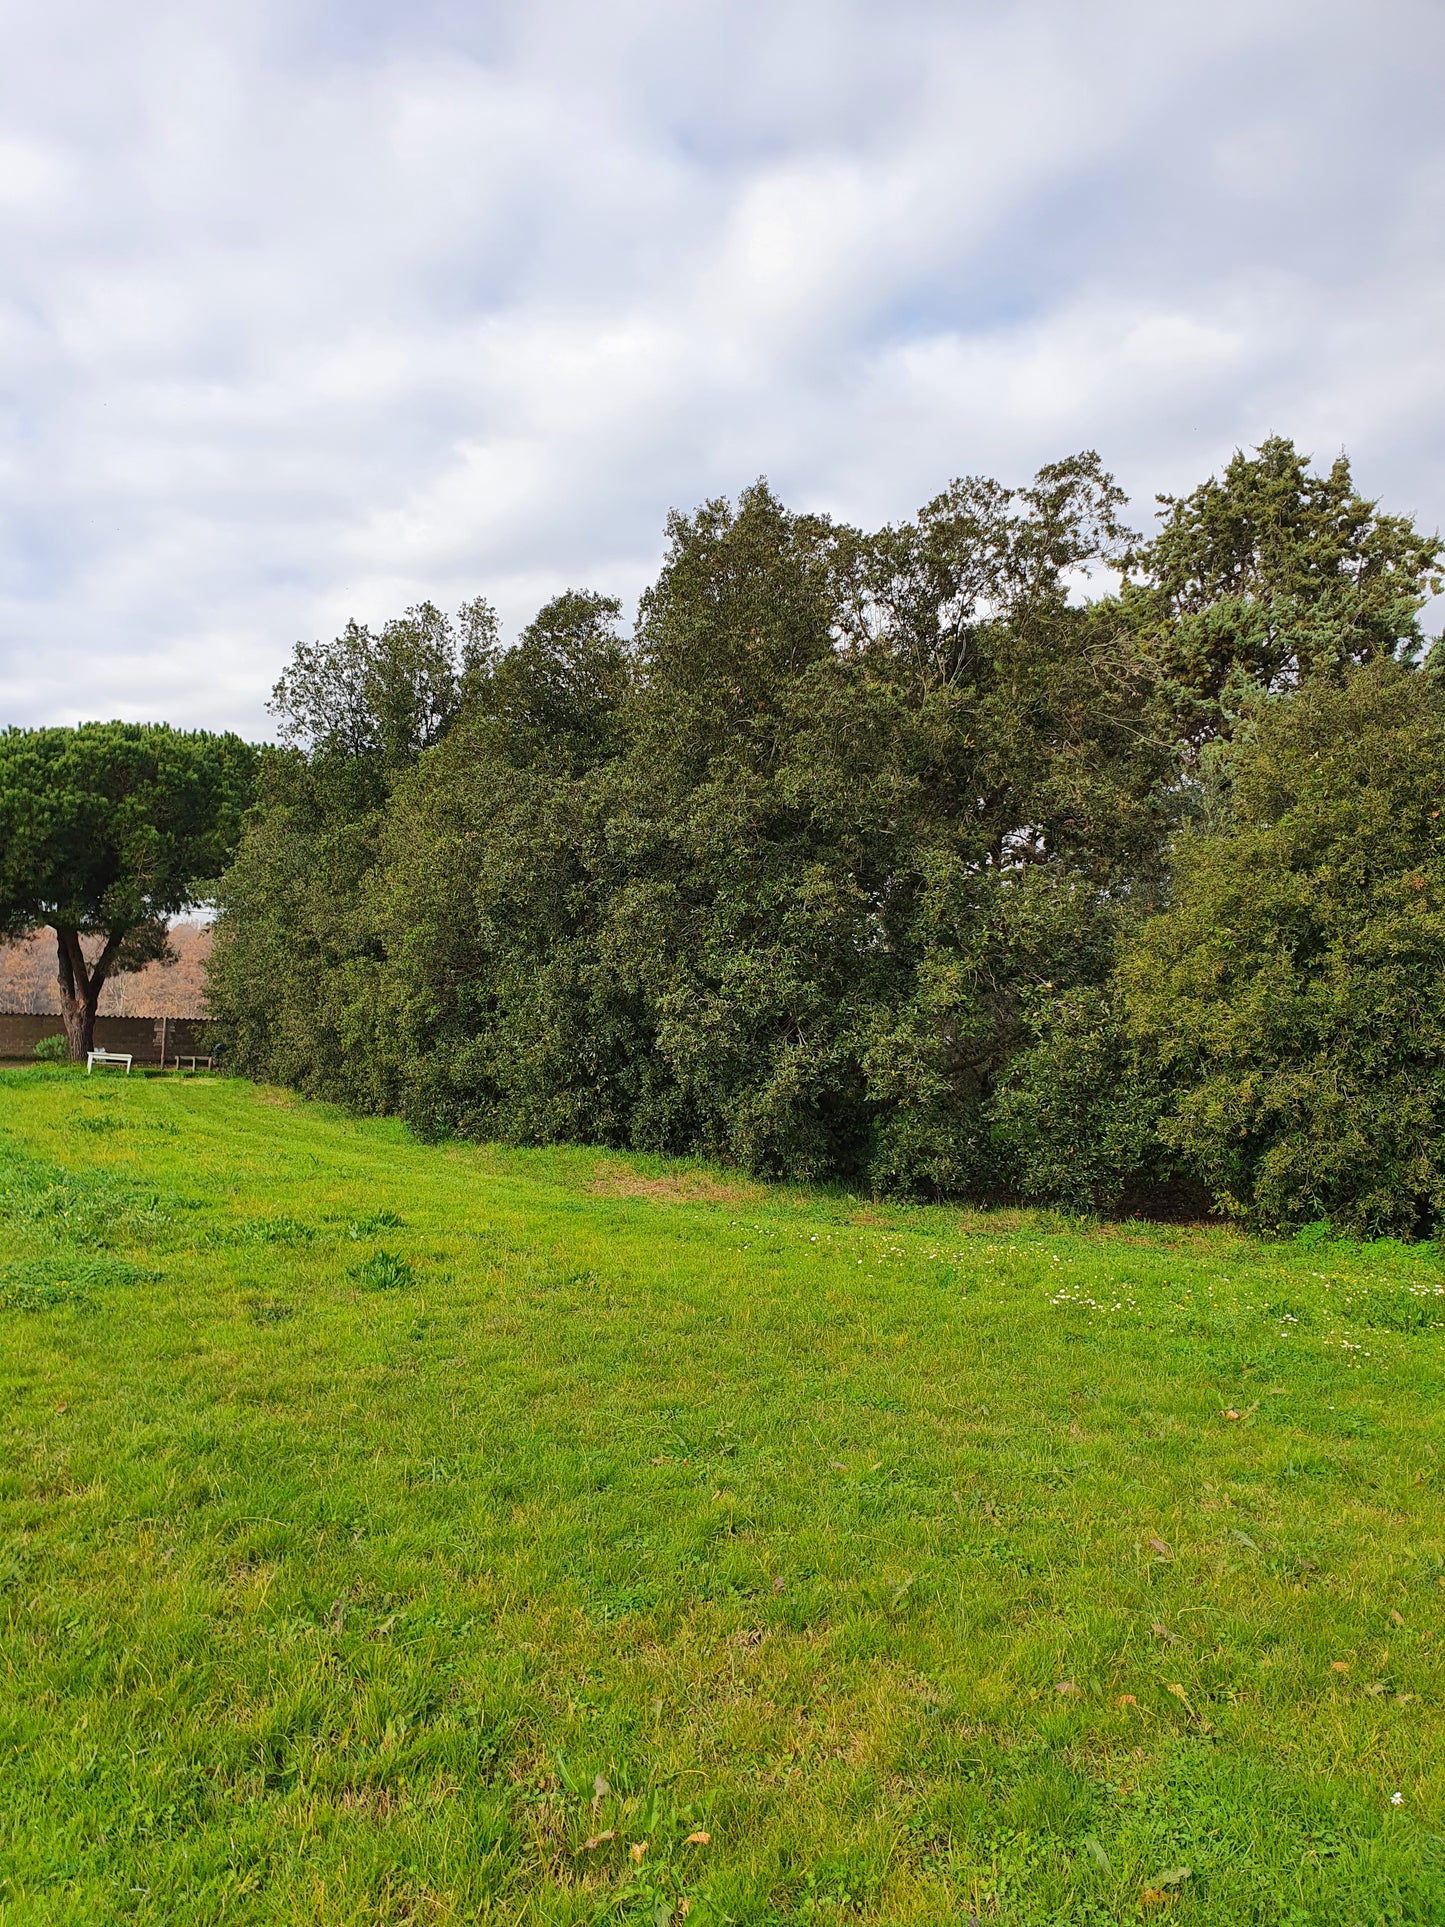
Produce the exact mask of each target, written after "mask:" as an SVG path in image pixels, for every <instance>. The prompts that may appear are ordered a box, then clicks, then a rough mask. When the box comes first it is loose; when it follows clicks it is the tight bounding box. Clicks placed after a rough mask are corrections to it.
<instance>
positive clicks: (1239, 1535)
mask: <svg viewBox="0 0 1445 1927" xmlns="http://www.w3.org/2000/svg"><path fill="white" fill-rule="evenodd" d="M1229 1536H1230V1538H1231V1539H1233V1541H1234V1542H1235V1544H1236V1545H1239V1546H1248V1547H1249V1549H1250V1551H1251V1552H1258V1551H1259V1547H1258V1546H1257V1545H1256V1544H1255V1543H1254V1541H1253V1539H1251V1538H1250V1536H1249V1534H1248V1533H1247V1532H1240V1531H1239V1530H1238V1529H1237V1528H1236V1530H1235V1531H1233V1532H1231V1533H1230V1535H1229Z"/></svg>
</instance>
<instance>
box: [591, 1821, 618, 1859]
mask: <svg viewBox="0 0 1445 1927" xmlns="http://www.w3.org/2000/svg"><path fill="white" fill-rule="evenodd" d="M616 1838H617V1829H616V1827H609V1828H608V1829H607V1831H606V1833H594V1834H590V1835H589V1836H588V1838H587V1839H586V1840H585V1841H584V1842H583V1845H584V1846H585V1848H586V1850H587V1852H588V1853H591V1851H592V1849H593V1848H594V1847H600V1846H601V1845H602V1843H603V1841H604V1840H615V1839H616Z"/></svg>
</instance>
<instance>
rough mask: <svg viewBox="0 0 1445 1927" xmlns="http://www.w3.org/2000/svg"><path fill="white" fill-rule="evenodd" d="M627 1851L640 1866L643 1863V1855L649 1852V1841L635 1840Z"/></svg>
mask: <svg viewBox="0 0 1445 1927" xmlns="http://www.w3.org/2000/svg"><path fill="white" fill-rule="evenodd" d="M627 1851H628V1852H629V1853H630V1854H631V1855H632V1858H633V1859H634V1860H635V1861H636V1863H637V1865H638V1866H639V1867H640V1866H641V1865H642V1856H643V1854H645V1853H646V1852H647V1842H646V1841H645V1840H634V1841H633V1843H632V1845H631V1846H630V1847H629V1848H628V1849H627Z"/></svg>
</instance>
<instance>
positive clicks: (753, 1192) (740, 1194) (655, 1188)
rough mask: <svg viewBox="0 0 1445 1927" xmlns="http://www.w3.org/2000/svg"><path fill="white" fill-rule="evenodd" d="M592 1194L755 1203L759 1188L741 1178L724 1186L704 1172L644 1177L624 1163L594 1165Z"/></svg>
mask: <svg viewBox="0 0 1445 1927" xmlns="http://www.w3.org/2000/svg"><path fill="white" fill-rule="evenodd" d="M587 1189H588V1190H589V1191H592V1192H594V1193H596V1194H597V1196H599V1197H604V1198H656V1199H658V1200H659V1201H661V1202H662V1203H665V1204H755V1203H756V1202H757V1201H758V1199H759V1198H761V1197H762V1195H763V1191H762V1187H761V1186H760V1185H756V1184H749V1183H747V1181H746V1180H744V1179H740V1180H738V1181H737V1182H728V1183H724V1182H723V1181H722V1180H721V1179H719V1178H712V1177H709V1176H708V1175H707V1173H706V1172H705V1171H680V1172H678V1173H677V1174H676V1175H675V1176H670V1177H665V1178H645V1177H643V1175H642V1173H641V1172H640V1171H634V1170H632V1169H631V1168H630V1166H628V1165H625V1164H594V1165H593V1167H592V1181H591V1183H590V1184H589V1185H588V1186H587Z"/></svg>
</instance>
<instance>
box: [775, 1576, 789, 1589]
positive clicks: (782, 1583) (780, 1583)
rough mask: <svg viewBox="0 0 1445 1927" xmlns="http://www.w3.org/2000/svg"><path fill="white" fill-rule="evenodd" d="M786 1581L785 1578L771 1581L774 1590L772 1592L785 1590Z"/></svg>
mask: <svg viewBox="0 0 1445 1927" xmlns="http://www.w3.org/2000/svg"><path fill="white" fill-rule="evenodd" d="M787 1583H788V1582H787V1580H786V1579H775V1580H774V1581H773V1591H774V1592H783V1591H785V1590H786V1588H787Z"/></svg>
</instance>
